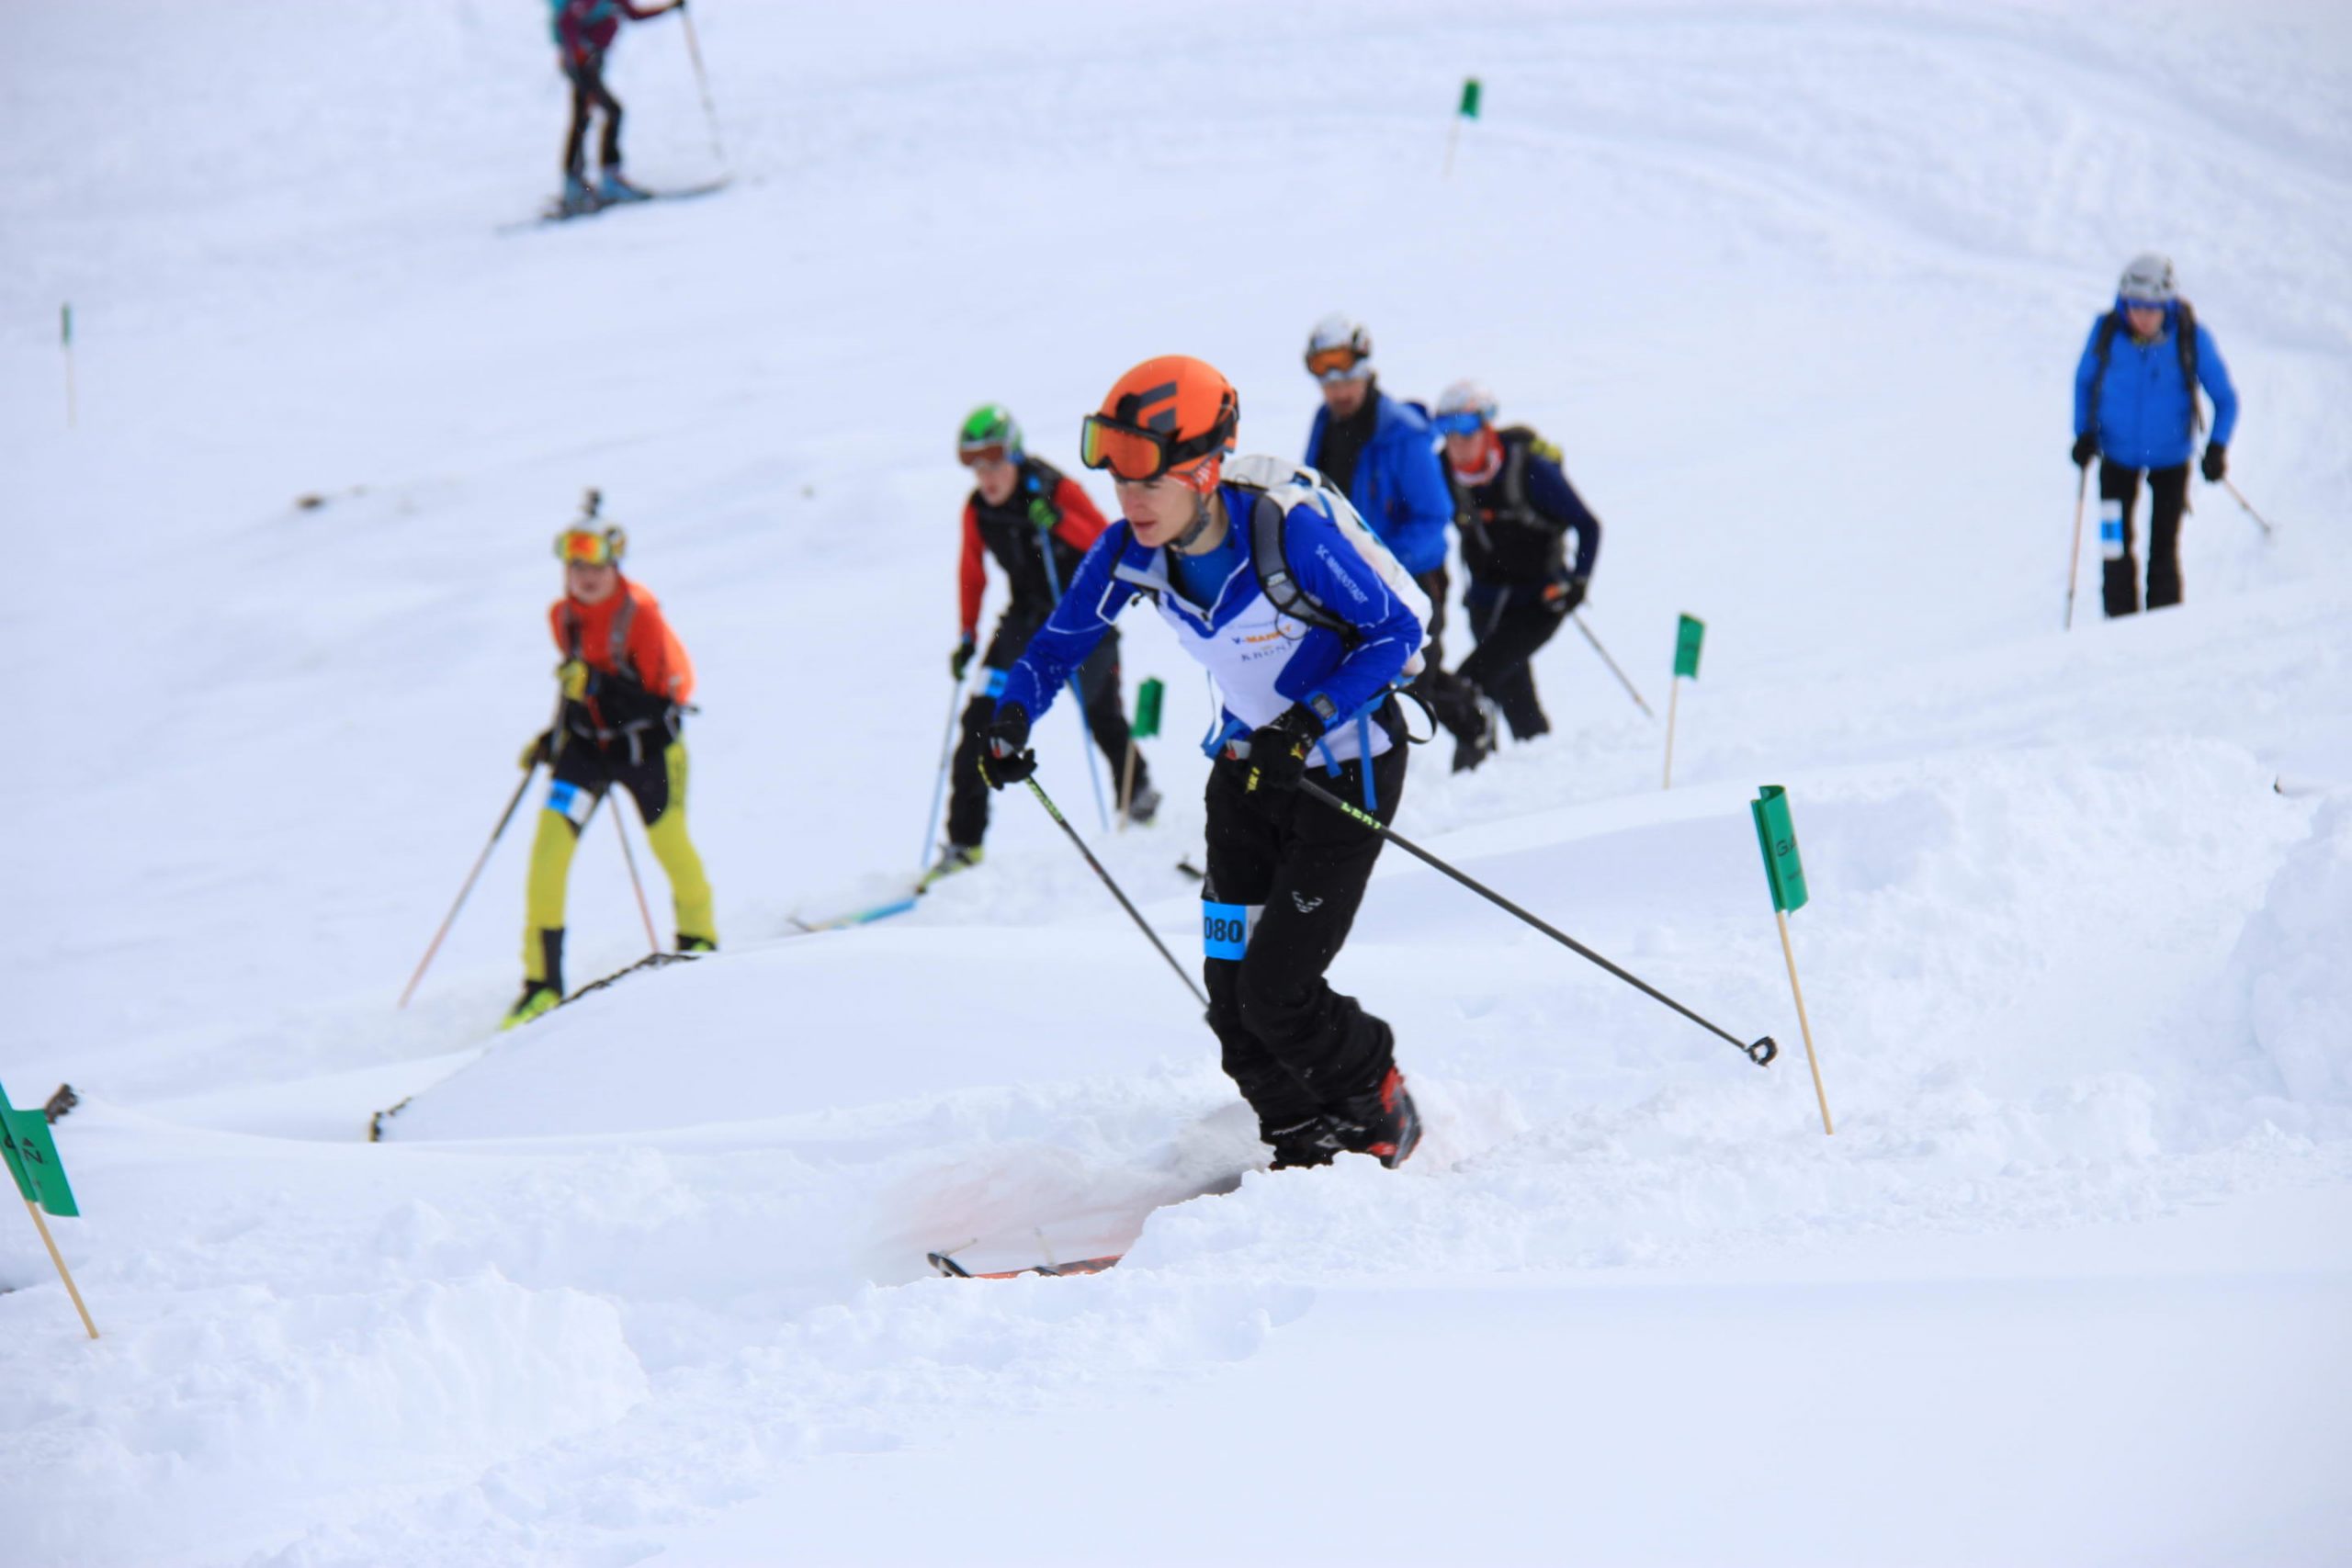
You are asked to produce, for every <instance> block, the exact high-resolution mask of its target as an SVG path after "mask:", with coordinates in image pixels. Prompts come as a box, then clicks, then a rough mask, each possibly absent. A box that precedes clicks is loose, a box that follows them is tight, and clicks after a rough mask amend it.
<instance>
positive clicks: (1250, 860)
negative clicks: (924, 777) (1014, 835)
mask: <svg viewBox="0 0 2352 1568" xmlns="http://www.w3.org/2000/svg"><path fill="white" fill-rule="evenodd" d="M1240 406H1241V405H1240V400H1239V399H1238V397H1237V396H1236V395H1235V393H1234V390H1233V386H1232V384H1231V383H1230V382H1228V381H1227V379H1226V378H1225V377H1224V376H1222V375H1221V374H1219V373H1218V372H1217V371H1216V368H1215V367H1211V366H1209V365H1206V364H1204V363H1203V362H1202V361H1200V360H1197V359H1192V358H1188V357H1185V356H1183V355H1163V356H1161V357H1159V358H1157V359H1148V360H1146V361H1145V362H1144V363H1143V364H1141V365H1138V366H1136V367H1135V368H1134V369H1132V370H1130V371H1128V372H1127V373H1126V374H1125V376H1123V377H1121V378H1119V379H1118V381H1117V382H1116V383H1115V384H1114V385H1113V387H1112V389H1111V391H1110V394H1109V395H1108V396H1107V397H1106V398H1105V399H1104V400H1103V407H1102V410H1101V412H1098V413H1096V414H1094V415H1092V416H1091V417H1090V418H1089V419H1088V420H1087V421H1086V423H1085V426H1084V434H1083V442H1082V446H1081V447H1080V456H1081V457H1082V458H1083V459H1084V461H1085V463H1086V466H1087V467H1088V468H1109V469H1110V470H1111V473H1112V477H1113V479H1114V490H1115V493H1116V494H1117V497H1118V502H1119V510H1120V513H1121V516H1120V520H1119V521H1118V522H1116V523H1114V524H1113V525H1111V526H1110V527H1109V528H1107V529H1105V530H1104V531H1103V535H1102V536H1101V537H1100V538H1098V539H1096V540H1095V542H1094V545H1093V547H1092V548H1091V549H1090V550H1088V551H1087V554H1086V558H1085V559H1084V560H1083V561H1081V562H1080V564H1079V568H1078V571H1077V574H1076V575H1075V576H1074V577H1073V578H1072V579H1071V581H1070V584H1069V591H1068V592H1065V593H1064V594H1063V595H1062V599H1061V603H1060V604H1058V605H1057V606H1056V608H1055V610H1054V613H1053V615H1051V616H1050V617H1049V618H1048V619H1047V620H1046V624H1045V626H1044V627H1043V628H1042V629H1040V630H1039V631H1038V632H1037V633H1036V635H1035V636H1034V637H1031V638H1030V641H1029V645H1028V647H1027V649H1024V650H1023V653H1022V655H1021V658H1020V660H1018V661H1017V662H1016V663H1015V664H1014V665H1013V667H1012V670H1011V671H1010V672H1009V673H1008V674H1007V676H1006V678H1005V682H1004V689H1003V693H1002V695H1001V699H1000V700H999V703H998V705H997V709H996V717H995V719H994V721H993V722H992V723H991V724H990V725H989V728H987V729H986V730H984V731H983V732H982V735H983V739H984V741H985V746H984V748H983V750H982V752H981V756H980V764H979V765H980V771H981V773H982V776H983V777H985V778H986V779H987V781H988V782H989V784H991V785H992V786H994V787H995V788H998V789H1003V788H1005V787H1006V786H1007V785H1009V784H1018V783H1020V782H1021V781H1023V780H1024V779H1026V778H1028V777H1029V776H1030V775H1031V774H1032V773H1035V771H1036V765H1037V763H1036V757H1035V753H1034V752H1032V751H1031V750H1029V749H1028V746H1029V736H1030V731H1031V728H1032V725H1033V723H1034V721H1035V719H1037V718H1039V717H1041V716H1043V715H1044V714H1045V711H1046V708H1047V707H1048V706H1050V705H1052V703H1053V700H1054V697H1055V695H1056V694H1057V693H1058V692H1060V690H1061V689H1062V687H1063V686H1064V685H1065V684H1066V683H1067V682H1068V681H1069V674H1070V671H1073V670H1075V669H1077V668H1078V667H1079V666H1080V664H1081V663H1082V662H1084V660H1085V659H1086V656H1087V654H1088V653H1089V652H1090V651H1091V649H1093V648H1094V646H1095V645H1096V643H1098V642H1099V641H1101V639H1102V638H1103V637H1104V636H1105V635H1106V634H1107V633H1108V632H1109V630H1110V629H1111V623H1112V622H1113V621H1114V619H1115V618H1116V617H1117V616H1118V615H1119V614H1120V612H1121V611H1123V610H1125V608H1126V607H1127V606H1128V605H1130V604H1134V603H1135V602H1136V600H1137V599H1149V600H1150V601H1151V602H1152V603H1153V604H1154V605H1155V607H1157V608H1158V610H1159V615H1160V617H1161V619H1163V620H1164V621H1166V622H1167V624H1168V626H1170V629H1171V630H1172V631H1173V632H1174V633H1175V635H1176V638H1177V640H1178V641H1179V642H1180V643H1181V644H1182V646H1183V648H1184V649H1185V651H1186V652H1188V653H1190V654H1191V655H1192V656H1193V658H1194V659H1196V660H1199V661H1200V662H1201V664H1202V665H1203V666H1204V667H1205V668H1206V669H1207V670H1208V671H1209V672H1210V674H1211V675H1212V676H1213V677H1215V679H1216V684H1217V688H1218V692H1219V694H1220V696H1221V697H1222V699H1223V708H1222V711H1221V713H1220V714H1219V716H1218V721H1217V724H1216V728H1214V729H1213V730H1212V731H1211V732H1210V734H1209V736H1208V738H1207V739H1206V740H1205V742H1204V747H1203V749H1204V750H1206V751H1207V752H1208V753H1209V755H1210V757H1211V758H1212V759H1214V760H1215V765H1214V766H1213V767H1212V768H1211V769H1210V771H1209V783H1208V790H1207V808H1208V834H1207V837H1208V875H1207V877H1206V880H1205V881H1204V885H1203V887H1202V893H1201V897H1202V899H1203V900H1204V903H1203V914H1204V938H1205V941H1206V945H1207V953H1206V957H1205V959H1204V964H1203V971H1202V972H1203V977H1204V979H1205V980H1206V982H1207V989H1208V997H1209V1024H1210V1027H1211V1028H1213V1029H1214V1030H1215V1031H1216V1035H1217V1040H1218V1043H1219V1044H1220V1046H1221V1047H1222V1050H1223V1057H1224V1066H1225V1070H1226V1072H1227V1074H1228V1075H1229V1076H1230V1077H1232V1078H1233V1080H1234V1082H1235V1083H1236V1084H1237V1085H1238V1086H1239V1087H1240V1089H1241V1093H1242V1096H1243V1098H1245V1099H1246V1100H1248V1101H1249V1102H1250V1106H1251V1108H1252V1109H1253V1110H1255V1111H1257V1113H1258V1122H1259V1133H1260V1135H1261V1137H1262V1138H1263V1139H1264V1140H1265V1141H1266V1142H1267V1143H1268V1144H1269V1145H1272V1147H1273V1151H1274V1164H1275V1166H1276V1167H1277V1168H1280V1167H1285V1166H1302V1165H1326V1164H1329V1162H1330V1160H1331V1158H1332V1157H1333V1156H1335V1155H1336V1154H1339V1153H1340V1152H1342V1151H1352V1152H1355V1153H1360V1154H1368V1155H1371V1156H1374V1157H1375V1158H1377V1159H1378V1160H1379V1161H1380V1162H1381V1163H1382V1164H1383V1165H1385V1166H1388V1167H1390V1168H1395V1167H1396V1166H1398V1165H1401V1164H1403V1163H1404V1161H1405V1159H1406V1158H1407V1157H1408V1156H1410V1155H1411V1154H1412V1152H1413V1145H1415V1143H1417V1142H1418V1141H1419V1137H1420V1117H1419V1112H1418V1111H1416V1110H1415V1109H1414V1106H1413V1100H1412V1096H1411V1095H1410V1094H1408V1092H1407V1091H1406V1088H1405V1078H1404V1075H1403V1074H1402V1073H1400V1072H1398V1071H1397V1062H1396V1038H1395V1035H1394V1034H1393V1033H1392V1032H1391V1031H1390V1029H1389V1027H1388V1025H1387V1024H1386V1023H1385V1022H1384V1021H1381V1020H1380V1019H1378V1018H1376V1017H1374V1015H1372V1014H1371V1013H1368V1012H1366V1011H1364V1010H1363V1007H1362V1006H1361V1005H1360V1004H1358V1002H1357V1001H1356V1000H1355V998H1352V997H1347V996H1342V995H1340V993H1339V992H1337V991H1335V990H1333V989H1332V988H1331V987H1330V984H1329V981H1327V980H1326V979H1325V978H1324V974H1325V971H1326V970H1328V969H1329V967H1330V964H1331V961H1332V960H1333V959H1334V958H1335V957H1337V956H1338V954H1339V951H1340V944H1341V943H1342V942H1345V941H1346V940H1347V934H1348V930H1349V927H1350V926H1351V925H1352V924H1353V923H1354V920H1355V914H1356V909H1357V907H1358V906H1359V905H1360V904H1361V903H1362V902H1363V892H1364V886H1365V884H1366V883H1367V882H1368V881H1370V879H1371V876H1372V868H1373V863H1374V861H1375V860H1376V859H1378V857H1379V854H1380V849H1381V845H1382V842H1383V840H1382V839H1381V837H1380V835H1378V834H1377V833H1374V831H1373V830H1372V829H1369V828H1367V827H1365V826H1364V825H1363V824H1362V823H1360V822H1358V821H1356V820H1355V819H1354V818H1351V817H1348V816H1346V815H1344V814H1342V813H1340V812H1339V811H1337V810H1334V809H1332V808H1331V807H1329V806H1327V805H1325V804H1323V803H1321V802H1319V801H1315V800H1311V799H1308V798H1306V797H1305V796H1302V795H1299V794H1298V793H1297V789H1296V786H1297V784H1298V782H1299V780H1300V779H1301V778H1302V777H1304V776H1305V775H1306V773H1307V771H1308V770H1309V769H1314V770H1317V772H1319V773H1321V774H1322V775H1323V777H1322V779H1321V781H1320V782H1321V783H1322V784H1323V785H1324V787H1325V788H1327V789H1328V790H1329V792H1330V793H1332V794H1334V795H1339V796H1340V798H1342V799H1345V800H1349V801H1351V802H1354V801H1361V802H1362V804H1363V809H1364V810H1366V811H1367V812H1369V813H1370V814H1372V815H1373V816H1374V817H1376V818H1379V819H1380V820H1382V821H1384V822H1385V821H1387V820H1388V819H1389V818H1392V817H1393V816H1394V814H1395V812H1396V810H1397V799H1398V796H1399V795H1400V794H1401V792H1402V791H1403V789H1404V784H1405V753H1406V744H1405V738H1404V721H1403V718H1402V716H1400V715H1399V713H1398V711H1397V701H1396V698H1395V696H1394V695H1393V689H1394V688H1395V686H1396V685H1397V683H1398V682H1399V681H1400V680H1401V679H1403V678H1404V677H1405V676H1407V675H1408V673H1410V672H1411V671H1413V670H1415V669H1417V668H1418V662H1417V661H1418V660H1419V655H1420V652H1421V646H1422V642H1423V635H1424V634H1423V629H1422V628H1423V624H1424V620H1423V618H1424V616H1425V615H1427V613H1428V604H1427V601H1426V600H1424V599H1422V597H1421V594H1420V592H1419V589H1418V588H1417V587H1416V586H1415V585H1414V584H1413V581H1412V580H1411V578H1410V577H1409V576H1408V575H1407V574H1406V572H1405V570H1404V569H1403V568H1402V567H1400V566H1399V565H1398V564H1397V562H1396V561H1395V560H1394V558H1390V557H1389V556H1388V553H1387V552H1386V551H1385V549H1384V548H1382V547H1381V546H1380V545H1379V543H1378V542H1377V541H1376V540H1374V538H1373V537H1372V536H1371V535H1370V534H1369V532H1368V531H1366V530H1365V529H1364V528H1363V525H1362V524H1361V523H1360V522H1359V521H1358V520H1357V519H1356V518H1355V516H1354V513H1352V511H1351V509H1350V508H1349V507H1348V504H1347V502H1346V501H1345V499H1344V498H1341V497H1340V496H1338V495H1336V494H1335V493H1334V492H1333V491H1330V490H1329V488H1328V487H1326V486H1324V485H1323V484H1322V483H1320V482H1319V477H1318V476H1317V475H1315V474H1313V473H1312V472H1310V471H1308V470H1305V469H1300V468H1295V466H1293V465H1291V464H1288V463H1284V462H1282V461H1281V460H1279V459H1275V458H1258V457H1252V458H1243V459H1240V460H1238V461H1237V462H1236V464H1235V465H1234V468H1235V475H1234V477H1233V478H1232V479H1227V476H1226V473H1225V458H1226V456H1227V454H1228V453H1230V452H1231V451H1232V450H1233V446H1234V435H1235V432H1236V430H1237V428H1238V423H1239V419H1240ZM1270 554H1271V555H1272V556H1278V557H1279V560H1274V559H1271V558H1268V557H1269V555H1270Z"/></svg>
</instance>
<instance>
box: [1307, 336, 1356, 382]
mask: <svg viewBox="0 0 2352 1568" xmlns="http://www.w3.org/2000/svg"><path fill="white" fill-rule="evenodd" d="M1361 364H1363V355H1361V354H1358V353H1357V352H1356V351H1355V350H1354V349H1353V348H1351V347H1350V346H1349V345H1348V344H1340V345H1339V346H1338V347H1336V348H1318V349H1317V350H1315V351H1314V352H1313V353H1311V354H1309V355H1307V356H1306V373H1307V374H1308V375H1310V376H1312V377H1314V378H1316V379H1317V380H1318V381H1333V380H1344V379H1346V378H1348V377H1350V376H1351V375H1353V374H1354V373H1355V368H1356V367H1357V366H1359V365H1361Z"/></svg>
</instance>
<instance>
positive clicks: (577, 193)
mask: <svg viewBox="0 0 2352 1568" xmlns="http://www.w3.org/2000/svg"><path fill="white" fill-rule="evenodd" d="M604 205H605V204H604V203H603V202H602V201H599V200H598V199H597V198H596V193H595V192H594V190H591V189H590V188H589V186H588V182H587V181H586V180H584V179H582V178H581V177H580V176H579V175H564V176H563V194H562V195H561V196H560V197H557V198H556V203H555V210H554V213H553V216H555V217H557V218H584V217H586V216H587V215H588V214H589V213H591V212H594V211H595V210H596V209H598V208H600V207H602V206H604Z"/></svg>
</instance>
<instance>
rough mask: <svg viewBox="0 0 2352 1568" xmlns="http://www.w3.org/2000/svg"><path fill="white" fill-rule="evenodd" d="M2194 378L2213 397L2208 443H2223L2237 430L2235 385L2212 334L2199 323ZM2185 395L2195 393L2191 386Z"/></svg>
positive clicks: (2224, 444) (2193, 395)
mask: <svg viewBox="0 0 2352 1568" xmlns="http://www.w3.org/2000/svg"><path fill="white" fill-rule="evenodd" d="M2197 379H2198V380H2199V382H2201V383H2203V385H2204V388H2205V390H2206V391H2207V392H2208V393H2209V394H2211V397H2212V399H2213V435H2212V445H2214V446H2228V445H2229V444H2230V437H2231V436H2233V435H2235V434H2237V430H2238V389H2236V388H2235V387H2233V386H2232V385H2230V367H2228V366H2226V365H2224V364H2222V351H2221V349H2220V348H2218V347H2217V346H2215V344H2214V343H2213V334H2212V333H2209V332H2207V331H2206V330H2205V329H2204V328H2203V327H2202V326H2199V328H2198V329H2197ZM2188 395H2189V396H2190V397H2191V398H2194V397H2196V396H2197V393H2196V391H2195V390H2194V389H2191V390H2190V392H2189V394H2188Z"/></svg>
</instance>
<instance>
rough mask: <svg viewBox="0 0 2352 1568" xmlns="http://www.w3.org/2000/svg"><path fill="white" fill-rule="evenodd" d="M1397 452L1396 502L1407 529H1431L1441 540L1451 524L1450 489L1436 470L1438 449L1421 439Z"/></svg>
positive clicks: (1451, 499) (1441, 470) (1451, 488)
mask: <svg viewBox="0 0 2352 1568" xmlns="http://www.w3.org/2000/svg"><path fill="white" fill-rule="evenodd" d="M1399 450H1400V456H1399V459H1398V461H1397V502H1398V504H1399V505H1400V506H1401V507H1402V508H1403V509H1404V513H1405V516H1406V518H1407V519H1408V522H1407V524H1406V526H1408V528H1409V527H1421V528H1433V529H1435V530H1436V531H1437V536H1438V537H1439V538H1440V539H1442V538H1444V537H1445V530H1446V527H1447V526H1448V525H1450V524H1452V523H1453V487H1452V486H1450V485H1448V484H1447V483H1446V482H1445V470H1444V469H1443V468H1440V467H1439V466H1438V460H1437V448H1436V447H1435V446H1431V445H1430V443H1429V441H1428V439H1426V438H1424V439H1421V440H1417V441H1414V442H1412V443H1411V444H1410V445H1408V446H1403V447H1401V448H1400V449H1399Z"/></svg>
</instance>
